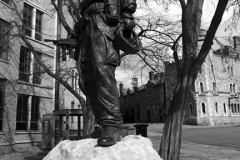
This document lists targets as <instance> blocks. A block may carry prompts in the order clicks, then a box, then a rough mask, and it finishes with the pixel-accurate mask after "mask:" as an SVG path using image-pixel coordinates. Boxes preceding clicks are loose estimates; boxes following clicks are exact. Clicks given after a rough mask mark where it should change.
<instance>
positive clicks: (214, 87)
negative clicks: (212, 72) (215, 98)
mask: <svg viewBox="0 0 240 160" xmlns="http://www.w3.org/2000/svg"><path fill="white" fill-rule="evenodd" d="M216 92H217V87H216V82H213V93H216Z"/></svg>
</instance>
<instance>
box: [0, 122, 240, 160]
mask: <svg viewBox="0 0 240 160" xmlns="http://www.w3.org/2000/svg"><path fill="white" fill-rule="evenodd" d="M200 127H202V128H204V127H205V128H206V126H187V125H184V126H183V129H189V128H200ZM207 128H208V127H207ZM162 129H163V124H149V127H148V137H149V138H150V139H151V141H152V143H153V147H154V149H156V150H157V151H158V150H159V146H160V140H161V133H160V131H161V130H162ZM36 151H37V150H36V149H34V150H32V151H31V150H28V151H24V152H22V153H21V152H17V153H12V154H7V155H5V156H0V160H22V159H23V158H24V156H28V155H33V154H34V152H36ZM180 160H240V151H237V150H235V149H231V148H222V147H216V146H209V145H202V144H195V143H189V142H182V147H181V153H180Z"/></svg>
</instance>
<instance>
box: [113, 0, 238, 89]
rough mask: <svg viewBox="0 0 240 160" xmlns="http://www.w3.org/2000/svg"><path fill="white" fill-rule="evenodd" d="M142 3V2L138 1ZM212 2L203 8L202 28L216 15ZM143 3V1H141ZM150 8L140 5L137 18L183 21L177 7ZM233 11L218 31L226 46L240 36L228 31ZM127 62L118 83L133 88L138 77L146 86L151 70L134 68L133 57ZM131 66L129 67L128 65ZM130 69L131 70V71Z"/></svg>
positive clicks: (153, 4) (117, 73) (208, 1)
mask: <svg viewBox="0 0 240 160" xmlns="http://www.w3.org/2000/svg"><path fill="white" fill-rule="evenodd" d="M138 1H139V2H140V0H138ZM212 1H215V0H205V3H204V7H203V15H202V28H203V29H207V28H208V26H209V24H210V22H211V19H212V16H213V14H214V11H215V9H214V7H215V6H216V3H215V4H214V3H212ZM141 2H142V0H141ZM149 7H150V8H146V6H145V5H144V4H143V2H142V3H141V4H138V9H137V11H136V13H135V16H141V15H145V16H149V15H150V16H151V15H153V14H161V15H162V16H164V17H167V18H168V19H172V20H180V19H181V9H180V8H179V6H177V5H170V6H169V7H168V8H167V9H166V8H164V7H163V6H159V5H157V4H156V2H152V3H150V5H149ZM231 14H232V12H231V10H230V11H228V12H225V14H224V16H223V21H222V23H221V26H220V27H219V29H218V30H217V33H216V37H218V40H219V41H220V42H222V43H224V44H225V45H229V42H227V41H226V39H227V37H229V36H231V37H232V36H239V30H238V31H235V32H231V31H226V30H225V29H226V23H224V22H226V21H227V20H228V19H229V18H230V17H231ZM213 48H214V49H217V48H219V46H218V45H216V44H215V45H214V46H213ZM126 59H127V60H125V62H122V63H121V66H120V67H118V68H117V71H116V79H117V81H118V84H119V83H120V82H121V83H123V84H124V88H132V85H131V81H132V77H133V76H136V77H137V78H138V84H139V86H140V85H143V84H146V82H147V81H148V72H149V71H150V69H148V68H145V69H141V65H139V66H138V67H133V66H135V65H136V64H137V60H136V58H132V57H131V56H129V57H127V58H126ZM129 64H130V65H131V67H129V66H128V65H129ZM129 68H130V69H129Z"/></svg>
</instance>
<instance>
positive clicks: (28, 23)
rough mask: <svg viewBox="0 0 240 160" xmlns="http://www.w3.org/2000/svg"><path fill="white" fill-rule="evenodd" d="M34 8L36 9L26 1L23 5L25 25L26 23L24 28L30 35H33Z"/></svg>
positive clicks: (27, 34) (26, 33)
mask: <svg viewBox="0 0 240 160" xmlns="http://www.w3.org/2000/svg"><path fill="white" fill-rule="evenodd" d="M33 9H34V7H33V6H31V5H29V4H27V3H25V2H24V5H23V25H24V27H23V30H24V34H25V35H26V36H28V37H32V29H33V27H32V24H33ZM26 31H27V32H26Z"/></svg>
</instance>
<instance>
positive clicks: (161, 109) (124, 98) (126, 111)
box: [119, 72, 166, 123]
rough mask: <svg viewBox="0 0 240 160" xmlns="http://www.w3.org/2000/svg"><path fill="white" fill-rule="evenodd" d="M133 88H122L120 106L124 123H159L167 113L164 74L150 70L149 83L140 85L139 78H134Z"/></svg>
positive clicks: (120, 87) (121, 85)
mask: <svg viewBox="0 0 240 160" xmlns="http://www.w3.org/2000/svg"><path fill="white" fill-rule="evenodd" d="M132 80H133V82H132V84H133V89H128V90H125V91H124V89H123V84H120V85H119V89H120V106H121V109H120V110H121V113H122V115H123V120H124V123H159V122H163V121H164V119H165V115H166V110H165V97H164V96H165V93H164V92H165V89H164V81H163V74H154V73H153V72H149V80H148V82H147V84H145V85H143V86H138V85H137V84H138V79H137V78H133V79H132Z"/></svg>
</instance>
